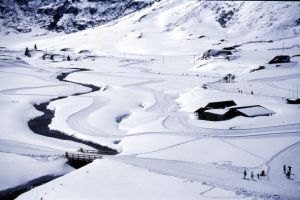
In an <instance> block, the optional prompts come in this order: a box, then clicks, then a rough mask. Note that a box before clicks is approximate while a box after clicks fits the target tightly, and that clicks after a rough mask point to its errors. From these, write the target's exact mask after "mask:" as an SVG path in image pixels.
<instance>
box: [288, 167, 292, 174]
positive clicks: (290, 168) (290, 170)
mask: <svg viewBox="0 0 300 200" xmlns="http://www.w3.org/2000/svg"><path fill="white" fill-rule="evenodd" d="M288 168H289V172H290V174H291V173H292V167H291V166H288Z"/></svg>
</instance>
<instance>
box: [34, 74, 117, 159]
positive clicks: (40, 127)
mask: <svg viewBox="0 0 300 200" xmlns="http://www.w3.org/2000/svg"><path fill="white" fill-rule="evenodd" d="M86 70H87V69H75V71H73V72H67V73H61V74H59V75H58V76H57V79H59V80H60V81H65V82H69V83H74V84H78V85H81V86H84V87H88V88H90V89H91V91H88V92H81V93H75V94H73V96H79V95H82V94H87V93H91V92H94V91H98V90H100V88H99V87H97V86H94V85H91V84H83V83H76V82H73V81H67V80H65V78H66V77H67V76H68V75H69V74H70V73H75V72H80V71H86ZM63 98H66V96H61V97H57V98H54V99H51V100H50V101H48V102H44V103H40V104H34V107H35V108H36V109H37V110H39V111H41V112H43V113H44V114H43V115H42V116H38V117H36V118H33V119H31V120H30V121H29V122H28V126H29V128H30V129H31V130H32V131H33V132H34V133H36V134H39V135H43V136H47V137H53V138H57V139H62V140H71V141H74V142H79V143H83V144H86V145H88V146H91V147H94V148H96V149H98V150H99V151H101V152H102V153H103V154H108V155H114V154H117V153H118V151H117V150H115V149H111V148H109V147H106V146H102V145H100V144H98V143H94V142H92V141H86V140H82V139H80V138H76V137H74V136H73V135H72V134H67V133H63V132H60V131H57V130H51V129H50V128H49V124H50V123H51V121H52V118H53V117H54V111H52V110H50V109H48V108H47V106H48V105H49V103H50V102H53V101H56V100H59V99H63Z"/></svg>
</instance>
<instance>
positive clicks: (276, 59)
mask: <svg viewBox="0 0 300 200" xmlns="http://www.w3.org/2000/svg"><path fill="white" fill-rule="evenodd" d="M289 62H291V57H290V56H288V55H279V56H275V57H274V58H273V59H272V60H270V61H269V62H268V64H280V63H289Z"/></svg>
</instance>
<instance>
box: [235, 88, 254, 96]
mask: <svg viewBox="0 0 300 200" xmlns="http://www.w3.org/2000/svg"><path fill="white" fill-rule="evenodd" d="M238 93H243V90H242V89H240V88H238ZM250 94H251V95H254V92H253V91H251V92H250Z"/></svg>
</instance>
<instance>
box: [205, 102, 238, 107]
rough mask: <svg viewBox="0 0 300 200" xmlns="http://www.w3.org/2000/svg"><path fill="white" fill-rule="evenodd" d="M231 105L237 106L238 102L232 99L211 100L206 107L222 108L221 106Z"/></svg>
mask: <svg viewBox="0 0 300 200" xmlns="http://www.w3.org/2000/svg"><path fill="white" fill-rule="evenodd" d="M231 106H236V103H235V102H234V101H232V100H230V101H217V102H210V103H208V104H207V105H206V106H205V108H214V109H220V108H226V107H231Z"/></svg>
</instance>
